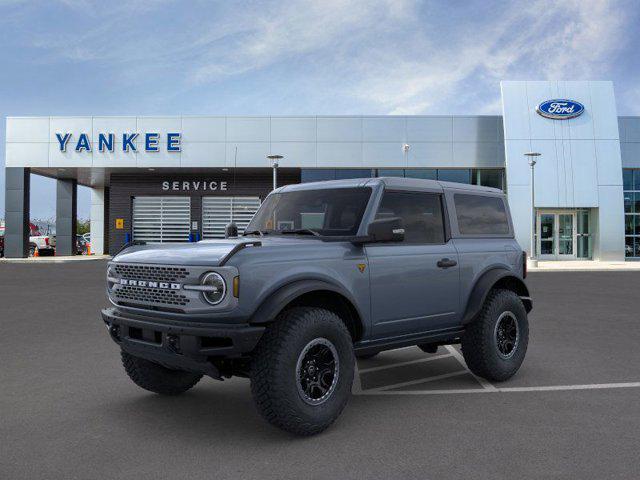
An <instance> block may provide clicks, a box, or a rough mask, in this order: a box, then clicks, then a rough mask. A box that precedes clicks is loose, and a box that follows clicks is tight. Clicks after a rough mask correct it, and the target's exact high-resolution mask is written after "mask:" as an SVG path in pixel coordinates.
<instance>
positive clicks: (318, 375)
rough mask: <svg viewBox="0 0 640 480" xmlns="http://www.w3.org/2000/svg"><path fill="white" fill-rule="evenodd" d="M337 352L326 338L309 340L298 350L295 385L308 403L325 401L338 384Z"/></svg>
mask: <svg viewBox="0 0 640 480" xmlns="http://www.w3.org/2000/svg"><path fill="white" fill-rule="evenodd" d="M339 367H340V362H339V359H338V352H337V350H336V348H335V347H334V346H333V344H332V343H331V342H330V341H329V340H327V339H326V338H316V339H314V340H311V341H310V342H309V343H308V344H307V345H306V346H305V347H304V348H303V349H302V352H300V355H299V356H298V362H297V365H296V385H297V387H298V393H299V394H300V397H301V398H302V400H304V401H305V402H306V403H308V404H309V405H320V404H321V403H324V402H326V401H327V400H328V399H329V397H330V396H331V394H332V393H333V391H334V390H335V388H336V385H337V384H338V374H339V371H340V370H339Z"/></svg>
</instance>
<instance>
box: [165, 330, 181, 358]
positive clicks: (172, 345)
mask: <svg viewBox="0 0 640 480" xmlns="http://www.w3.org/2000/svg"><path fill="white" fill-rule="evenodd" d="M167 347H168V348H169V350H171V351H172V352H174V353H180V343H179V341H178V336H177V335H173V334H172V333H168V334H167Z"/></svg>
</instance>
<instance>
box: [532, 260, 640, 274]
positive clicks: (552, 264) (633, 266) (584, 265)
mask: <svg viewBox="0 0 640 480" xmlns="http://www.w3.org/2000/svg"><path fill="white" fill-rule="evenodd" d="M528 270H529V271H530V272H588V271H594V272H596V271H626V270H629V271H634V270H635V271H640V262H600V261H597V260H570V261H538V266H537V267H531V266H529V267H528Z"/></svg>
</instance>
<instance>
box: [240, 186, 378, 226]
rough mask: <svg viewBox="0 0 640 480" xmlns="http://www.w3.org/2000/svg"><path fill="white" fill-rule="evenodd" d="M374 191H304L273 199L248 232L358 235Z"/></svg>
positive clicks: (285, 193) (253, 220) (345, 189)
mask: <svg viewBox="0 0 640 480" xmlns="http://www.w3.org/2000/svg"><path fill="white" fill-rule="evenodd" d="M370 196H371V188H368V187H359V188H330V189H321V190H300V191H294V192H284V193H275V194H273V195H269V197H267V199H266V200H265V201H264V203H263V204H262V206H261V207H260V209H259V210H258V212H257V213H256V214H255V216H254V217H253V219H252V220H251V223H249V225H248V226H247V229H246V230H245V233H246V234H252V233H254V232H255V233H262V234H268V233H283V234H284V233H287V232H291V233H301V234H304V233H312V234H313V233H315V234H320V235H327V236H349V235H356V234H357V233H358V227H359V226H360V221H361V220H362V215H363V214H364V210H365V208H366V207H367V203H368V202H369V197H370Z"/></svg>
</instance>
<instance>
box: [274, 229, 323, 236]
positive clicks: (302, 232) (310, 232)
mask: <svg viewBox="0 0 640 480" xmlns="http://www.w3.org/2000/svg"><path fill="white" fill-rule="evenodd" d="M280 233H281V234H283V235H286V234H292V235H295V234H299V235H313V236H316V237H321V236H322V235H320V234H319V233H318V232H316V231H315V230H311V229H310V228H295V229H292V230H280Z"/></svg>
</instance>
